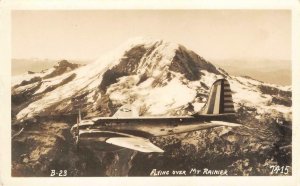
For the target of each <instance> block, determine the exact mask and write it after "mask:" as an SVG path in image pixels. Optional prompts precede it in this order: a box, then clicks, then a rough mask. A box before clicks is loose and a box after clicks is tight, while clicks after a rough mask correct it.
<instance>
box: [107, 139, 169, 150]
mask: <svg viewBox="0 0 300 186" xmlns="http://www.w3.org/2000/svg"><path fill="white" fill-rule="evenodd" d="M106 143H109V144H113V145H117V146H121V147H126V148H128V149H132V150H136V151H140V152H164V151H163V150H162V149H160V148H159V147H157V146H155V145H154V144H153V143H151V142H150V140H148V139H145V138H141V137H113V138H109V139H108V140H106Z"/></svg>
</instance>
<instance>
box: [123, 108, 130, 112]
mask: <svg viewBox="0 0 300 186" xmlns="http://www.w3.org/2000/svg"><path fill="white" fill-rule="evenodd" d="M120 111H122V112H130V111H131V110H130V109H129V108H121V109H120Z"/></svg>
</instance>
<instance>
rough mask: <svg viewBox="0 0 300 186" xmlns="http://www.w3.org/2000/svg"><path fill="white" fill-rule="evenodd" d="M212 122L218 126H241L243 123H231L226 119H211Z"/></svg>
mask: <svg viewBox="0 0 300 186" xmlns="http://www.w3.org/2000/svg"><path fill="white" fill-rule="evenodd" d="M210 123H211V124H215V125H217V126H227V127H240V126H242V125H241V124H238V123H231V122H226V121H210Z"/></svg>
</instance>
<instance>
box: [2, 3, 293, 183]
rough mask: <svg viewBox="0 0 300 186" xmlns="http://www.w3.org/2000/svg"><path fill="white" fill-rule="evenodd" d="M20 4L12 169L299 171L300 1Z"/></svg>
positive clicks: (142, 174)
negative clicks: (297, 8) (299, 43)
mask: <svg viewBox="0 0 300 186" xmlns="http://www.w3.org/2000/svg"><path fill="white" fill-rule="evenodd" d="M16 7H17V6H16ZM20 7H21V6H20ZM149 7H150V6H149ZM0 17H1V16H0ZM9 17H10V19H9V20H10V21H9V32H10V38H9V42H10V53H9V60H10V65H9V66H8V68H9V71H10V72H9V74H10V75H9V76H10V78H9V79H10V82H8V86H9V87H10V90H9V96H7V97H10V100H7V101H8V102H10V106H7V107H5V108H4V109H2V110H1V112H3V110H7V111H9V112H10V115H9V116H8V117H9V119H10V121H11V122H10V123H9V124H8V123H5V122H2V124H4V123H5V125H6V127H8V130H6V131H10V133H9V139H8V142H9V143H8V146H9V148H10V153H1V154H0V156H1V161H2V160H3V154H6V155H5V159H7V161H6V163H8V164H9V167H8V169H9V171H10V172H8V175H9V177H11V179H23V178H26V179H31V178H36V179H44V178H46V179H47V180H48V179H49V180H51V179H53V180H54V179H57V178H60V179H59V180H66V179H74V177H77V178H81V179H91V178H96V179H97V180H98V181H99V182H97V181H96V183H98V185H99V184H100V183H101V179H104V177H110V178H113V179H114V178H120V177H132V178H137V177H139V178H144V179H158V177H160V178H163V179H168V178H171V177H172V178H177V179H179V178H178V177H180V178H191V177H193V178H197V179H199V180H201V178H202V179H207V178H210V179H216V177H220V176H221V177H230V178H231V179H234V178H237V177H243V178H245V177H248V178H251V177H252V178H253V177H256V178H257V177H265V176H266V177H268V178H274V179H276V178H288V177H290V178H293V177H294V176H295V175H296V174H297V173H296V172H299V171H298V170H297V169H296V164H295V162H294V161H295V158H297V157H295V149H294V148H295V143H296V142H295V139H294V138H295V135H297V134H296V131H295V130H294V129H295V126H294V125H297V123H296V122H297V121H299V119H297V118H296V119H295V116H294V115H297V113H295V102H294V101H295V92H294V91H295V79H294V77H293V76H294V74H293V73H294V72H295V68H297V65H295V62H294V59H293V58H294V57H295V53H294V51H295V49H294V48H293V47H294V45H293V44H295V42H294V41H295V40H294V39H293V37H292V36H294V37H295V34H293V33H294V28H295V27H294V25H293V19H292V18H294V17H295V12H293V11H292V9H289V8H274V9H272V8H264V9H254V8H253V9H251V8H208V9H205V8H196V7H195V8H194V9H193V8H192V9H191V8H182V9H180V8H171V9H170V8H165V9H164V8H151V7H150V8H117V7H116V8H96V7H95V8H93V9H86V8H71V9H68V8H65V9H64V8H49V9H46V8H43V9H41V8H33V9H30V8H24V9H23V8H15V9H12V10H10V12H9ZM5 77H7V75H3V73H2V74H1V79H0V83H1V84H0V90H1V89H2V87H5V82H6V81H5V80H4V79H3V78H5ZM296 89H297V88H296ZM1 91H2V90H1ZM1 91H0V94H1V95H4V94H5V93H6V91H5V89H3V91H2V92H1ZM3 113H4V112H3ZM3 121H6V120H3ZM2 124H1V125H2ZM2 129H3V128H1V130H2ZM7 134H8V133H7ZM3 152H4V151H3ZM2 170H4V169H2ZM5 170H6V169H5ZM1 174H2V176H0V182H1V183H2V181H1V177H3V173H1ZM83 177H84V178H83ZM293 179H294V178H293ZM20 181H21V180H20ZM73 181H74V180H73ZM94 181H95V180H94ZM294 181H295V179H294ZM6 183H8V182H7V181H6ZM103 183H104V182H103ZM49 184H50V182H49ZM165 184H167V182H165ZM174 184H175V182H174ZM4 185H5V184H4ZM16 185H17V184H16ZM32 185H35V184H32ZM112 185H113V184H112ZM175 185H180V184H179V183H177V184H175ZM191 185H195V183H194V182H191Z"/></svg>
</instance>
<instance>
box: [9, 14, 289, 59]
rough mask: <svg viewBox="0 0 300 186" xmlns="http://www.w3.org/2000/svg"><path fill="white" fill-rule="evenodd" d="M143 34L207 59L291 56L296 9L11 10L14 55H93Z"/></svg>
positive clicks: (96, 56)
mask: <svg viewBox="0 0 300 186" xmlns="http://www.w3.org/2000/svg"><path fill="white" fill-rule="evenodd" d="M279 27H280V29H278V28H279ZM144 36H146V37H152V38H155V39H164V40H166V41H169V42H175V43H179V44H182V45H184V46H186V47H187V48H188V49H191V50H193V51H195V52H196V53H198V54H199V55H200V56H202V57H204V58H205V59H207V60H213V59H271V60H290V59H291V12H290V11H288V10H48V11H47V10H43V11H41V10H14V11H12V57H13V58H25V59H26V58H39V59H45V58H49V59H59V58H66V59H88V60H94V59H97V58H98V57H99V56H101V55H102V54H105V53H107V52H108V51H111V50H113V49H114V48H116V47H118V46H119V45H120V44H122V43H124V42H126V41H127V40H128V39H130V38H134V37H144Z"/></svg>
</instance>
